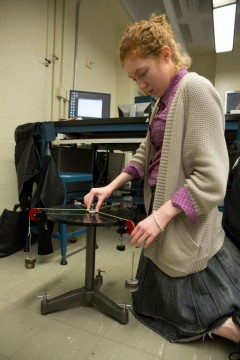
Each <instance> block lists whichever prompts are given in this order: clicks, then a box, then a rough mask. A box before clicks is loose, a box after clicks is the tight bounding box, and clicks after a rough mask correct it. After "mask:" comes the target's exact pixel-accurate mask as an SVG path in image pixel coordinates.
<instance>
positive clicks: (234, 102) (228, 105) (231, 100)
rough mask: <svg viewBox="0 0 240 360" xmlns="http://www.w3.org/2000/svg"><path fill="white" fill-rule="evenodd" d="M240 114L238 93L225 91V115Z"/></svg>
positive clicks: (239, 96)
mask: <svg viewBox="0 0 240 360" xmlns="http://www.w3.org/2000/svg"><path fill="white" fill-rule="evenodd" d="M235 112H240V91H226V94H225V114H231V113H235Z"/></svg>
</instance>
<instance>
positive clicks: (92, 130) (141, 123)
mask: <svg viewBox="0 0 240 360" xmlns="http://www.w3.org/2000/svg"><path fill="white" fill-rule="evenodd" d="M52 124H53V126H54V131H55V132H56V134H59V133H60V134H67V135H68V138H67V139H64V140H60V141H59V142H58V143H60V144H62V145H65V144H79V145H82V144H91V145H94V146H95V147H97V148H106V147H107V148H108V149H109V150H123V151H134V150H136V149H137V148H138V145H139V144H140V143H141V142H142V141H143V140H144V138H145V136H146V132H147V129H148V119H147V118H146V117H133V118H109V119H88V120H86V119H85V120H69V121H55V122H53V123H52Z"/></svg>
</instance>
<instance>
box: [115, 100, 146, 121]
mask: <svg viewBox="0 0 240 360" xmlns="http://www.w3.org/2000/svg"><path fill="white" fill-rule="evenodd" d="M151 112H152V103H151V102H143V103H135V104H126V105H119V106H118V116H119V117H149V116H150V114H151Z"/></svg>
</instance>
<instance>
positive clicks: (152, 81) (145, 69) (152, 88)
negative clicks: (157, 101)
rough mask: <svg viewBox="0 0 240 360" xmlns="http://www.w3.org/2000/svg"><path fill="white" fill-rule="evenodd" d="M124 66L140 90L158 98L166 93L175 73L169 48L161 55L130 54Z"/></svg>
mask: <svg viewBox="0 0 240 360" xmlns="http://www.w3.org/2000/svg"><path fill="white" fill-rule="evenodd" d="M123 67H124V69H125V70H126V72H127V74H128V76H129V77H130V78H131V79H133V80H134V81H136V83H137V85H138V87H139V89H140V90H142V91H144V92H145V93H147V94H149V95H151V96H154V97H157V98H159V97H162V96H163V95H164V93H165V91H166V90H167V88H168V86H169V84H170V81H171V79H172V78H173V76H174V74H175V68H174V65H173V62H172V60H171V57H170V49H169V48H168V50H167V52H165V53H164V55H163V56H161V57H156V56H148V57H136V56H134V57H131V56H129V57H128V58H126V60H125V61H124V63H123Z"/></svg>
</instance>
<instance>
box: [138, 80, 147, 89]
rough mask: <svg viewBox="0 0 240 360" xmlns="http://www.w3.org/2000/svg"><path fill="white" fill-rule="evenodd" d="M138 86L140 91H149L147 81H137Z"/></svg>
mask: <svg viewBox="0 0 240 360" xmlns="http://www.w3.org/2000/svg"><path fill="white" fill-rule="evenodd" d="M137 86H138V87H139V89H140V90H146V89H147V83H146V81H143V80H138V81H137Z"/></svg>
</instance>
